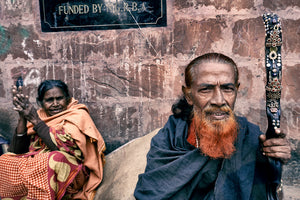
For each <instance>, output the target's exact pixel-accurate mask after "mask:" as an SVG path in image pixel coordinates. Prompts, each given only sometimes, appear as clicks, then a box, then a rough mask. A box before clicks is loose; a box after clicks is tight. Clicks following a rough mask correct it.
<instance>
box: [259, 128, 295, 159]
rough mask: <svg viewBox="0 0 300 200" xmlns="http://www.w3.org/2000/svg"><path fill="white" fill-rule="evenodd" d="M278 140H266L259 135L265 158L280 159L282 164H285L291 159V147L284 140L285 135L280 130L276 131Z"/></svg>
mask: <svg viewBox="0 0 300 200" xmlns="http://www.w3.org/2000/svg"><path fill="white" fill-rule="evenodd" d="M275 132H276V133H277V134H278V136H279V137H278V138H270V139H268V140H267V139H266V136H265V135H261V136H260V137H259V138H260V141H261V144H262V152H263V154H264V155H265V156H269V157H272V158H277V159H280V160H281V161H282V162H283V163H287V162H288V160H289V159H290V158H291V147H290V144H289V142H288V140H287V138H286V134H284V133H282V132H281V131H280V129H276V130H275Z"/></svg>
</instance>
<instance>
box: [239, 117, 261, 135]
mask: <svg viewBox="0 0 300 200" xmlns="http://www.w3.org/2000/svg"><path fill="white" fill-rule="evenodd" d="M236 118H237V122H238V123H239V127H240V129H246V130H247V132H258V133H261V131H260V128H259V126H258V125H256V124H253V123H252V122H249V121H248V119H247V118H246V117H243V116H237V117H236Z"/></svg>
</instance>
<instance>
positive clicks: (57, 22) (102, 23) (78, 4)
mask: <svg viewBox="0 0 300 200" xmlns="http://www.w3.org/2000/svg"><path fill="white" fill-rule="evenodd" d="M39 1H40V14H41V26H42V31H43V32H56V31H79V30H105V29H126V28H140V27H162V26H166V25H167V13H166V10H167V9H166V0H39Z"/></svg>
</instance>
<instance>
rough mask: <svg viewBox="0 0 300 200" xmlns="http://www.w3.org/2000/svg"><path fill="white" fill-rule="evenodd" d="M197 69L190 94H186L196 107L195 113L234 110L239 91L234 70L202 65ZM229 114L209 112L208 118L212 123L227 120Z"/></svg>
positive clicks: (208, 64) (225, 66) (211, 64)
mask: <svg viewBox="0 0 300 200" xmlns="http://www.w3.org/2000/svg"><path fill="white" fill-rule="evenodd" d="M194 67H195V68H194V69H195V71H194V72H195V73H194V74H195V78H194V82H193V84H192V86H191V88H190V92H188V93H187V92H185V96H186V97H187V101H188V103H189V104H191V105H193V106H194V111H195V112H198V113H201V112H202V111H203V110H204V109H205V108H208V107H214V108H222V107H224V106H226V105H227V106H229V107H230V108H231V109H232V110H233V108H234V104H235V100H236V95H237V89H238V87H237V86H236V85H235V82H234V80H235V77H234V69H233V67H232V66H230V65H228V64H222V63H215V62H211V63H202V64H200V65H198V66H194ZM228 117H229V114H228V113H227V112H223V111H220V110H217V111H215V112H207V113H206V118H207V119H208V120H211V121H219V120H226V119H227V118H228Z"/></svg>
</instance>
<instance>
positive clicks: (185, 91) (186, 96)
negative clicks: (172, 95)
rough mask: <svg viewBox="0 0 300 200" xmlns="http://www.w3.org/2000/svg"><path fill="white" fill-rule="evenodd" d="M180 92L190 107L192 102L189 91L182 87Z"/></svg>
mask: <svg viewBox="0 0 300 200" xmlns="http://www.w3.org/2000/svg"><path fill="white" fill-rule="evenodd" d="M182 92H183V94H184V97H185V99H186V101H187V102H188V104H190V105H191V106H192V105H193V100H192V97H191V89H189V88H186V87H184V86H182Z"/></svg>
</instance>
